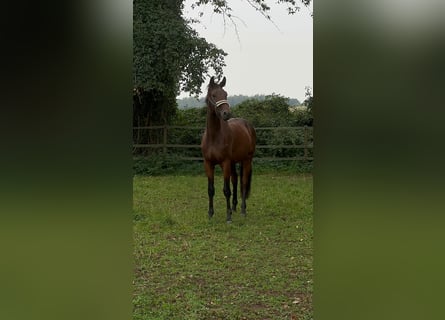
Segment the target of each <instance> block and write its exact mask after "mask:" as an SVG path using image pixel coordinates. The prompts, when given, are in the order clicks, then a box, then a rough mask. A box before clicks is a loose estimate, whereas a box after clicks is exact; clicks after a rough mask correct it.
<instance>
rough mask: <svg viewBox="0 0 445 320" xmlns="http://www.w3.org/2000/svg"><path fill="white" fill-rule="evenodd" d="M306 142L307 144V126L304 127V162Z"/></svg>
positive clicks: (305, 158)
mask: <svg viewBox="0 0 445 320" xmlns="http://www.w3.org/2000/svg"><path fill="white" fill-rule="evenodd" d="M307 142H308V130H307V126H304V160H305V161H307Z"/></svg>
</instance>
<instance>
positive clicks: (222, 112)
mask: <svg viewBox="0 0 445 320" xmlns="http://www.w3.org/2000/svg"><path fill="white" fill-rule="evenodd" d="M225 85H226V77H224V78H223V79H222V81H221V82H220V83H219V84H218V83H216V82H215V77H211V78H210V82H209V86H208V92H207V97H206V102H207V107H208V108H212V111H213V112H215V114H216V115H217V117H218V118H220V119H223V120H224V121H227V120H228V119H229V118H230V106H229V102H228V101H227V92H226V91H224V89H223V87H224V86H225Z"/></svg>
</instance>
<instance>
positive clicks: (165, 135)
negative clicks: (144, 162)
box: [162, 125, 167, 154]
mask: <svg viewBox="0 0 445 320" xmlns="http://www.w3.org/2000/svg"><path fill="white" fill-rule="evenodd" d="M163 144H164V147H163V148H162V150H163V151H164V154H166V153H167V125H164V141H163Z"/></svg>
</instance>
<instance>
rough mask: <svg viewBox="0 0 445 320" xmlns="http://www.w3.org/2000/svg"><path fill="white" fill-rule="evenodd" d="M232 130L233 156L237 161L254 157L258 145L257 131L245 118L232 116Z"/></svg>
mask: <svg viewBox="0 0 445 320" xmlns="http://www.w3.org/2000/svg"><path fill="white" fill-rule="evenodd" d="M228 124H229V126H230V129H231V131H232V137H233V145H232V156H233V157H234V158H235V160H236V161H242V160H244V159H247V158H252V157H253V153H254V152H255V146H256V132H255V129H254V128H253V126H252V125H251V124H250V123H249V122H248V121H247V120H245V119H242V118H232V119H229V120H228Z"/></svg>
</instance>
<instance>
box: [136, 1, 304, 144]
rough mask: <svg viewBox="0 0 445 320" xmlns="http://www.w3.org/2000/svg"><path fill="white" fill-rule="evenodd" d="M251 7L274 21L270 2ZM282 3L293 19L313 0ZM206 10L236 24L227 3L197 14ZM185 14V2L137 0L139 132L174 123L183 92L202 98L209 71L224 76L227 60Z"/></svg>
mask: <svg viewBox="0 0 445 320" xmlns="http://www.w3.org/2000/svg"><path fill="white" fill-rule="evenodd" d="M247 1H248V2H249V3H250V4H251V5H252V7H254V8H255V9H256V10H258V11H259V12H260V13H261V14H263V15H264V16H265V17H266V18H267V19H269V20H270V19H271V17H270V15H269V12H270V6H269V5H268V4H267V1H266V0H247ZM277 2H278V3H282V4H284V5H287V9H288V12H289V14H293V13H295V12H296V11H298V10H299V6H298V5H297V3H302V4H304V5H308V4H309V3H310V2H311V0H299V1H295V0H279V1H277ZM207 4H210V5H212V6H213V10H214V12H216V13H218V14H222V15H223V16H224V17H227V18H229V19H230V20H231V21H232V22H233V20H232V9H231V8H230V6H229V3H228V1H227V0H196V1H194V2H193V4H192V8H198V7H200V6H203V5H207ZM183 10H184V0H133V81H134V88H135V90H134V99H133V101H134V104H133V108H134V120H133V125H134V126H141V125H143V126H149V125H155V124H163V125H165V124H168V123H170V121H171V119H172V118H173V116H174V114H175V112H176V110H177V107H176V99H175V98H176V96H177V94H178V93H179V91H180V90H181V91H184V92H189V93H190V94H192V95H195V96H198V95H199V94H200V93H201V86H202V84H203V83H204V82H205V80H206V78H207V77H208V76H209V75H210V71H213V73H212V75H215V74H216V76H217V77H219V76H221V75H222V71H223V67H224V66H225V62H224V57H225V56H226V55H227V54H226V53H225V52H224V51H223V50H222V49H219V48H217V47H216V46H215V45H214V44H211V43H208V42H207V41H206V40H205V39H204V38H201V37H199V35H198V33H197V32H196V31H195V30H194V29H193V28H192V25H193V23H194V22H196V21H193V20H186V19H184V17H183V15H182V12H183ZM147 139H148V142H151V140H150V139H152V138H150V137H147V135H142V134H135V142H136V143H142V142H147ZM153 139H156V137H154V138H153Z"/></svg>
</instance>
